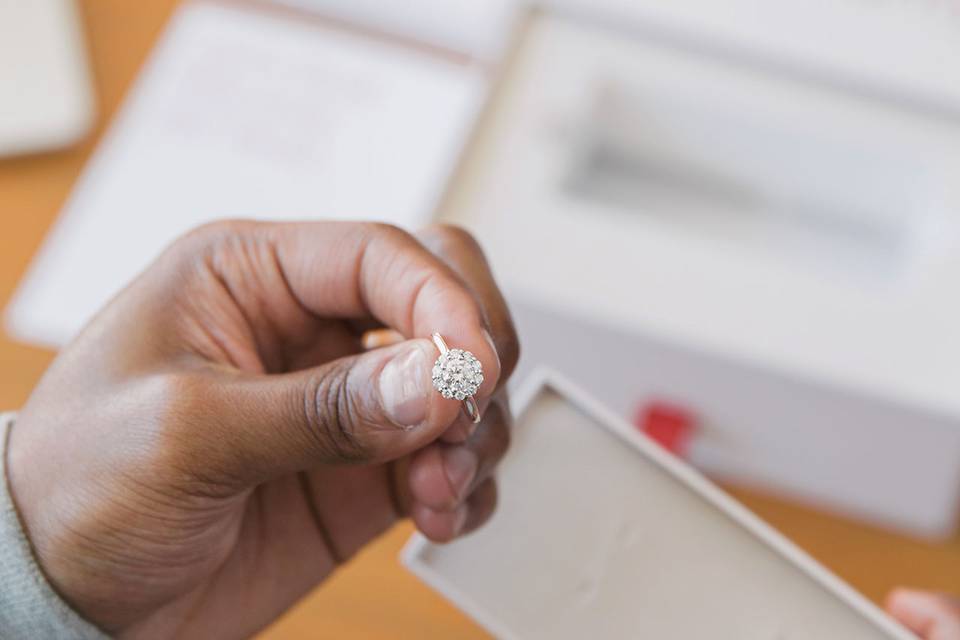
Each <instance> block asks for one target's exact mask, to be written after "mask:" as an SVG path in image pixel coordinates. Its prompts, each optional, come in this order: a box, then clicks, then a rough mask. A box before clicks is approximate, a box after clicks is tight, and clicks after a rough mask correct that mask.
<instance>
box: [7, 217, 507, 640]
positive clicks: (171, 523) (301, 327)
mask: <svg viewBox="0 0 960 640" xmlns="http://www.w3.org/2000/svg"><path fill="white" fill-rule="evenodd" d="M371 330H376V331H375V332H373V333H370V331H371ZM434 331H437V332H439V333H441V335H443V336H444V337H445V338H446V340H447V342H448V343H449V344H451V345H453V346H456V347H460V348H463V349H467V350H469V351H472V352H473V353H474V354H475V355H476V356H477V357H478V358H479V359H480V361H481V363H482V364H483V369H484V375H485V381H484V383H483V385H482V387H481V389H480V391H479V392H478V394H477V399H478V401H479V402H480V406H481V409H482V411H483V415H484V419H483V421H482V423H481V424H480V425H479V426H478V427H477V428H475V429H474V428H473V426H472V425H470V424H469V421H468V420H466V419H465V418H464V417H463V416H462V413H461V410H460V405H459V403H458V402H456V401H454V400H445V399H443V398H442V397H441V396H440V394H438V393H436V392H435V391H433V390H432V388H431V383H430V367H431V366H432V362H433V360H434V359H435V358H436V356H437V352H436V349H435V347H434V346H433V345H432V343H430V342H429V340H428V339H427V338H429V336H430V334H431V333H432V332H434ZM363 336H367V340H366V347H367V348H365V345H364V340H363ZM370 347H372V348H370ZM517 357H518V345H517V338H516V334H515V332H514V329H513V324H512V322H511V320H510V315H509V312H508V311H507V308H506V305H505V303H504V301H503V298H502V296H501V295H500V292H499V290H498V289H497V286H496V284H495V283H494V281H493V278H492V276H491V274H490V271H489V268H488V266H487V263H486V261H485V259H484V257H483V255H482V253H481V252H480V249H479V247H478V246H477V244H476V243H475V242H474V241H473V240H472V238H470V237H469V236H468V235H467V234H466V233H465V232H463V231H461V230H458V229H455V228H448V227H435V228H432V229H429V230H427V231H425V232H424V233H423V234H420V235H419V236H417V237H414V236H411V235H409V234H407V233H405V232H403V231H400V230H398V229H396V228H393V227H389V226H384V225H374V224H352V223H330V222H317V223H296V224H260V223H253V222H227V223H218V224H215V225H211V226H207V227H204V228H201V229H199V230H197V231H195V232H192V233H191V234H189V235H187V236H185V237H184V238H182V239H181V240H179V241H178V242H176V243H175V244H174V245H173V246H172V247H171V248H170V249H169V250H168V251H167V252H165V254H164V255H163V256H161V257H160V258H159V259H158V260H157V262H156V263H155V264H153V266H151V267H150V268H149V269H148V270H147V271H146V272H145V273H144V274H143V275H141V276H140V277H139V278H138V279H137V280H136V281H134V282H133V283H132V284H131V285H130V286H129V287H128V288H127V289H126V290H125V291H123V292H122V293H121V294H120V295H118V296H117V298H116V299H114V300H113V301H112V302H111V303H110V304H109V305H108V306H107V307H106V308H105V309H104V310H103V311H102V312H101V313H100V314H99V315H98V316H97V317H96V318H95V319H94V320H93V321H92V322H91V323H90V325H89V326H88V327H87V328H86V329H85V330H84V331H83V332H82V334H81V335H80V336H79V337H78V338H77V339H76V340H75V341H74V342H73V343H72V344H71V345H69V346H68V347H67V348H66V349H65V350H64V351H63V352H62V353H61V354H60V356H59V357H58V358H57V360H56V361H55V362H54V364H53V366H52V367H51V368H50V370H49V371H48V372H47V374H46V375H45V376H44V378H43V380H42V381H41V383H40V384H39V385H38V387H37V388H36V390H35V391H34V394H33V395H32V397H31V398H30V400H29V401H28V403H27V405H26V406H25V407H24V408H23V410H22V412H21V414H20V417H19V419H18V422H17V425H16V426H15V428H14V430H13V433H12V434H11V440H10V450H9V453H8V455H9V482H10V485H11V488H12V493H13V496H14V500H15V502H16V505H17V508H18V511H19V514H20V517H21V520H22V522H23V525H24V528H25V530H26V532H27V535H28V536H29V538H30V540H31V543H32V544H33V546H34V549H35V552H36V555H37V558H38V561H39V564H40V566H41V568H42V570H43V571H44V573H45V574H46V576H47V577H48V579H49V580H50V582H51V584H52V585H53V586H54V588H55V589H56V590H57V591H58V592H59V593H60V594H61V595H62V596H63V597H64V598H65V599H66V600H67V601H68V602H69V603H70V604H71V605H73V606H74V607H75V608H76V609H77V611H78V612H80V613H81V614H82V615H83V616H85V617H86V618H87V619H88V620H90V621H91V622H93V623H95V624H97V625H99V626H100V627H101V628H103V629H104V630H106V631H107V632H109V633H111V634H115V635H117V636H119V637H122V638H172V637H176V638H210V637H217V638H239V637H246V636H249V635H250V634H252V633H255V632H256V631H257V630H259V629H261V628H263V627H264V626H266V625H267V624H269V623H270V622H271V621H272V620H273V619H275V618H276V617H277V616H279V615H280V614H281V613H282V612H283V611H285V610H286V609H287V608H289V607H290V606H291V605H292V604H293V603H294V602H295V601H296V600H298V599H299V598H300V597H302V596H303V595H304V594H305V593H306V592H307V591H309V590H310V589H312V588H313V587H315V586H316V585H317V584H318V583H320V582H321V581H323V580H324V578H326V577H327V576H328V575H330V573H331V572H332V571H334V570H335V569H336V567H337V566H338V565H339V564H340V563H342V562H343V561H344V560H346V559H347V558H349V557H350V556H352V555H353V554H354V553H356V552H357V551H358V550H359V549H360V548H362V547H363V546H364V545H366V544H367V543H369V542H370V541H372V540H373V539H374V538H376V537H377V536H378V535H380V534H381V533H382V532H384V531H385V530H386V529H387V528H389V527H390V526H391V525H392V524H393V523H394V522H395V521H396V520H397V519H399V518H402V517H408V516H409V517H412V518H413V520H414V522H415V524H416V525H417V527H418V528H419V529H420V530H421V531H422V532H423V533H424V534H425V535H427V536H428V537H430V538H432V539H433V540H436V541H448V540H451V539H453V538H455V537H456V536H458V535H463V534H465V533H468V532H470V531H471V530H473V529H475V528H476V527H478V526H480V525H481V524H482V523H483V522H484V521H485V520H486V519H487V518H488V517H489V516H490V514H491V512H492V511H493V509H494V505H495V503H496V484H495V481H494V478H493V471H494V468H495V466H496V464H497V462H498V461H499V459H500V458H501V456H502V455H503V453H504V452H505V450H506V447H507V443H508V439H509V422H510V417H509V414H508V412H507V410H506V404H505V398H504V396H503V392H502V386H503V383H504V381H505V380H506V378H507V377H508V376H509V374H510V372H511V371H512V369H513V367H514V365H515V363H516V360H517Z"/></svg>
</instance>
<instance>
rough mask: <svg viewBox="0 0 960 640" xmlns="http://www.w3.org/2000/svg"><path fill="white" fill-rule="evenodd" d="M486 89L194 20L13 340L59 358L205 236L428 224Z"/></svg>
mask: <svg viewBox="0 0 960 640" xmlns="http://www.w3.org/2000/svg"><path fill="white" fill-rule="evenodd" d="M484 85H485V78H484V77H483V76H482V75H481V74H480V73H479V71H477V70H475V69H472V68H467V67H464V66H461V65H458V64H455V63H453V62H450V61H447V60H445V59H441V58H437V57H434V56H432V55H429V54H426V53H422V52H419V51H415V50H412V49H408V48H404V47H400V46H398V45H394V44H388V43H384V42H381V41H378V40H374V39H370V38H368V37H365V36H361V35H356V34H353V33H350V32H347V31H344V30H341V29H336V28H333V27H327V26H324V25H321V24H315V23H305V22H299V21H296V20H294V19H292V18H289V17H287V16H279V15H277V16H274V15H271V14H268V13H262V12H258V11H254V10H248V9H240V8H231V7H228V6H223V5H214V4H206V3H202V2H201V3H196V4H188V5H186V6H185V7H184V8H183V9H181V10H180V12H179V13H178V14H177V15H176V16H175V18H174V19H173V22H172V24H171V26H170V27H169V29H168V31H167V33H166V35H165V36H164V37H163V38H162V40H161V42H160V44H159V45H158V49H157V51H156V52H155V53H154V55H153V57H152V59H151V60H150V61H149V62H148V64H147V65H146V67H145V69H144V71H143V72H142V74H141V77H140V79H139V80H138V82H137V85H136V86H135V87H134V89H133V91H132V93H131V96H130V97H129V98H128V100H127V104H126V105H125V106H124V108H123V109H122V111H121V113H120V114H119V116H118V117H117V119H116V120H115V122H114V124H113V126H112V129H111V130H110V131H109V132H108V133H107V135H106V137H105V138H104V140H103V142H102V144H101V146H100V149H99V150H98V151H97V153H96V154H95V156H94V158H93V160H92V161H91V162H90V164H89V165H88V167H87V169H86V171H85V173H84V175H83V176H82V177H81V179H80V181H79V183H78V185H77V186H76V188H75V191H74V193H73V195H72V197H71V198H70V200H69V202H68V204H67V206H66V208H65V210H64V212H63V213H62V215H61V218H60V220H59V221H58V223H57V225H56V226H55V228H54V229H53V230H52V231H51V233H50V234H49V236H48V238H47V241H46V243H45V245H44V247H43V248H42V250H41V252H40V253H39V254H38V256H37V257H36V259H35V262H34V264H33V266H32V268H31V270H30V271H29V273H28V275H27V277H26V279H25V280H24V282H23V283H21V287H20V290H19V291H18V293H17V295H16V296H15V298H14V300H13V302H12V304H11V306H10V307H9V308H8V310H7V326H8V329H9V330H10V332H11V333H12V334H13V335H14V336H16V337H18V338H21V339H24V340H28V341H33V342H39V343H42V344H47V345H60V344H63V343H64V342H66V341H67V340H69V339H70V338H71V337H72V336H73V335H74V334H75V333H76V332H77V331H78V330H79V329H80V328H81V327H82V325H83V324H84V323H85V322H86V321H87V320H88V319H89V318H90V317H91V316H92V315H93V313H94V312H95V311H96V310H97V309H98V308H99V307H100V306H102V305H103V304H104V303H105V302H106V301H107V300H108V299H109V298H110V297H111V296H112V295H113V294H114V293H115V292H117V291H118V290H119V289H120V288H121V287H122V286H123V285H124V284H125V283H126V282H127V281H129V280H130V279H131V278H133V277H134V276H135V275H136V274H137V273H138V272H139V271H140V270H142V269H143V268H144V267H146V266H147V265H148V264H149V262H150V261H151V260H152V259H153V258H154V257H155V256H156V255H157V254H158V253H159V252H160V251H161V250H162V249H163V248H164V247H165V246H166V245H167V244H168V243H169V242H170V241H172V240H173V239H174V238H175V237H177V236H178V235H179V234H181V233H182V232H184V231H186V230H188V229H190V228H191V227H194V226H196V225H198V224H201V223H203V222H206V221H209V220H214V219H217V218H238V217H249V218H257V219H265V220H288V219H304V218H339V219H358V220H359V219H376V220H383V221H388V222H393V223H396V224H399V225H403V226H416V225H418V224H420V223H421V222H423V221H424V220H425V219H427V217H428V216H429V215H430V214H431V213H432V210H433V208H434V206H435V201H436V199H437V198H438V197H439V195H440V192H441V190H442V188H443V185H444V183H445V181H446V178H447V175H448V173H449V172H450V171H451V170H452V167H453V164H454V162H455V159H456V157H457V155H458V153H459V150H460V147H461V144H462V142H463V140H464V139H465V138H466V136H467V134H468V132H469V127H470V125H471V123H472V121H473V117H474V115H475V113H476V110H477V107H478V105H479V103H480V98H481V96H482V94H483V89H484Z"/></svg>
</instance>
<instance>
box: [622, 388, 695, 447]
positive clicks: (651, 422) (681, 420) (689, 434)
mask: <svg viewBox="0 0 960 640" xmlns="http://www.w3.org/2000/svg"><path fill="white" fill-rule="evenodd" d="M634 424H635V425H636V427H637V428H638V429H639V430H640V431H642V432H643V433H645V434H646V435H647V436H648V437H649V438H650V439H652V440H654V441H655V442H657V443H658V444H660V446H662V447H663V448H664V449H666V450H667V451H669V452H670V453H672V454H674V455H676V456H678V457H680V458H683V457H685V456H686V453H687V450H688V447H689V445H690V441H691V440H692V439H693V436H694V433H695V432H696V429H697V418H696V415H695V414H694V413H693V412H692V411H690V410H689V409H687V408H685V407H682V406H680V405H678V404H673V403H669V402H663V401H660V400H652V401H650V402H647V403H646V404H643V405H641V406H640V407H639V408H638V409H637V415H636V417H635V419H634Z"/></svg>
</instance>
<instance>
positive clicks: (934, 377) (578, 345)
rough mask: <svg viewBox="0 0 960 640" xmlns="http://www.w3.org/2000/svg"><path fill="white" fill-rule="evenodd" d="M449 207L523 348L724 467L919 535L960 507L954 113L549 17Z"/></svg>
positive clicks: (445, 209)
mask: <svg viewBox="0 0 960 640" xmlns="http://www.w3.org/2000/svg"><path fill="white" fill-rule="evenodd" d="M519 34H520V35H519V36H518V38H517V43H516V45H515V47H514V49H513V51H512V52H511V54H510V55H509V56H508V57H507V59H506V61H505V63H504V65H503V69H502V73H501V77H500V80H499V82H498V84H497V86H496V87H495V89H494V90H493V92H492V94H491V97H490V99H489V102H488V106H487V109H486V112H485V114H484V116H483V117H482V118H481V120H480V123H479V125H478V127H477V129H476V131H475V135H474V138H473V141H472V143H471V144H470V145H468V149H467V152H466V154H465V156H464V158H463V160H462V163H461V166H460V169H459V171H458V172H457V173H456V175H455V177H454V179H453V180H452V182H451V186H450V189H449V191H448V193H447V196H446V198H445V199H444V201H443V202H442V205H441V207H440V218H441V219H443V220H445V221H449V222H455V223H459V224H462V225H464V226H466V227H467V228H469V229H471V230H472V231H473V232H474V233H475V235H476V236H477V237H478V238H479V240H480V242H481V243H482V244H483V246H484V247H485V248H486V249H487V251H488V254H489V257H490V260H491V263H492V265H493V267H494V269H495V271H496V273H497V276H498V277H499V279H500V280H501V282H502V284H503V285H504V287H505V288H506V290H507V291H508V296H509V297H510V298H511V303H512V305H513V307H514V308H515V309H516V312H517V320H518V325H519V328H520V330H521V334H522V336H523V339H524V347H525V350H524V353H525V360H526V362H528V363H533V364H540V363H544V364H547V365H550V366H553V367H555V368H558V369H559V370H561V371H562V372H563V373H565V374H566V375H568V376H570V377H571V378H573V379H576V380H577V381H578V382H580V383H582V384H584V386H585V387H586V388H588V389H589V390H590V392H591V393H593V394H594V395H596V396H597V397H598V398H600V399H601V400H602V401H603V402H604V403H605V404H607V405H608V406H611V407H613V408H614V409H615V410H616V411H618V412H619V413H620V414H621V415H625V416H627V415H632V414H633V413H634V412H635V411H636V410H637V408H638V407H641V406H642V405H643V404H644V403H646V402H648V401H650V400H655V399H657V398H666V399H668V400H671V401H673V402H676V403H679V404H681V405H683V406H685V407H687V408H689V409H690V410H691V412H692V413H695V414H696V415H697V416H698V417H699V422H700V423H701V425H702V427H703V428H702V430H701V431H700V432H699V433H698V434H697V435H696V436H695V438H694V441H693V442H692V444H691V446H690V448H689V450H688V452H687V453H688V455H689V458H690V460H691V461H692V462H694V463H695V464H696V465H697V466H698V467H701V468H703V469H704V470H706V471H708V472H710V473H712V474H717V475H719V476H723V477H724V478H727V479H731V480H734V481H739V482H744V483H749V484H753V485H760V486H762V487H765V488H768V489H773V490H775V491H777V492H780V493H785V494H788V495H790V496H793V497H796V498H799V499H801V500H803V501H805V502H807V503H813V504H815V505H816V506H819V507H823V508H827V509H831V510H834V511H837V512H840V513H842V514H845V515H849V516H854V517H858V518H861V519H864V520H867V521H869V522H872V523H876V524H879V525H882V526H885V527H891V528H894V529H897V530H900V531H904V532H908V533H911V534H916V535H920V536H929V537H938V536H944V535H948V534H949V533H950V532H952V531H953V530H954V527H955V523H956V519H957V510H958V505H960V392H958V390H957V389H958V387H957V381H958V380H960V340H957V339H955V332H956V327H957V326H960V302H957V301H958V300H960V298H957V297H956V296H953V295H952V293H951V292H952V290H953V289H954V288H955V283H956V282H960V251H958V250H957V249H958V248H960V125H958V122H960V119H958V118H956V117H953V116H950V115H948V114H947V113H944V112H937V111H935V110H930V109H926V108H920V107H916V108H915V107H913V106H909V105H907V104H904V103H903V102H900V101H884V100H882V99H880V98H879V97H877V96H873V95H870V96H867V95H864V94H863V92H860V91H857V90H851V91H847V90H845V89H844V87H843V86H842V85H838V84H837V83H818V82H817V81H815V80H813V79H810V78H807V77H799V78H798V77H796V76H795V75H791V74H789V73H779V72H778V71H777V70H776V69H771V68H769V67H767V66H764V65H751V64H750V63H749V62H748V61H747V60H745V59H743V58H735V59H730V58H726V57H724V56H722V55H719V54H717V53H716V52H715V51H713V50H711V49H707V50H706V51H703V50H700V49H698V48H697V47H691V46H688V45H687V44H684V43H681V42H677V41H674V40H671V39H669V38H660V37H655V36H651V35H650V34H649V33H647V32H644V31H641V32H639V33H634V32H633V31H632V30H631V26H630V22H629V20H627V19H623V20H621V21H619V22H618V23H617V24H616V25H609V24H604V23H603V22H590V21H584V20H583V18H582V16H580V17H578V18H577V19H572V18H570V17H568V16H566V15H565V14H564V13H562V12H557V11H545V10H541V11H534V12H532V13H531V15H530V16H529V17H528V19H527V20H526V21H525V23H524V24H523V26H522V27H521V28H520V30H519Z"/></svg>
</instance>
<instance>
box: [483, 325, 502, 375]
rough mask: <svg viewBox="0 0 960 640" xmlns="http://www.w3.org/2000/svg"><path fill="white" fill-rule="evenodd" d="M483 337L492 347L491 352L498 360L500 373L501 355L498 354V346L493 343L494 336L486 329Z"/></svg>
mask: <svg viewBox="0 0 960 640" xmlns="http://www.w3.org/2000/svg"><path fill="white" fill-rule="evenodd" d="M483 337H484V338H485V339H486V340H487V344H489V345H490V350H491V351H493V357H494V358H496V360H497V371H500V354H499V353H497V344H496V343H495V342H494V341H493V336H491V335H490V332H489V331H487V330H486V329H484V330H483Z"/></svg>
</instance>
